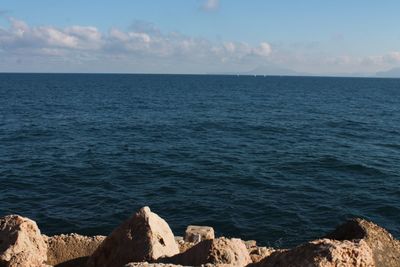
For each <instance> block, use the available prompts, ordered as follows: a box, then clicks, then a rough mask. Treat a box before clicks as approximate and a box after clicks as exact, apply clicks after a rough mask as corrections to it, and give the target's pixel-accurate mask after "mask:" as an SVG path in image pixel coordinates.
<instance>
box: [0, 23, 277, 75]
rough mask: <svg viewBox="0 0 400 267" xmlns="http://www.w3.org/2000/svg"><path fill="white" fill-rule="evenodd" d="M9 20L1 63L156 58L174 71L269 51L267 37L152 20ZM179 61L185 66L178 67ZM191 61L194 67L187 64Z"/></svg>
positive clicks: (132, 62)
mask: <svg viewBox="0 0 400 267" xmlns="http://www.w3.org/2000/svg"><path fill="white" fill-rule="evenodd" d="M9 23H10V26H9V28H0V55H1V56H2V58H3V59H4V60H3V64H2V65H3V66H2V68H4V67H5V66H4V62H5V61H8V62H9V61H13V60H14V61H16V62H19V64H21V63H25V64H28V63H29V62H32V61H37V60H39V61H42V62H46V60H47V61H48V62H49V64H55V63H57V62H59V63H65V64H67V65H69V64H72V63H74V64H77V65H85V64H88V63H90V62H92V63H94V62H103V63H110V64H112V65H114V66H120V70H123V69H124V66H125V67H129V66H131V67H134V66H137V67H140V65H141V67H142V68H144V69H146V63H145V62H146V61H149V62H148V63H151V64H150V65H153V67H154V64H157V62H159V63H160V66H162V65H163V64H164V65H168V69H162V68H160V69H159V70H158V71H160V72H162V71H171V72H174V69H173V68H174V67H176V68H177V69H176V70H177V71H178V72H180V71H183V70H185V69H186V70H187V71H189V72H191V71H193V72H196V71H200V69H201V68H200V66H204V65H205V64H206V65H207V64H212V63H214V64H217V65H218V64H222V65H229V64H232V65H235V64H242V63H246V62H253V63H254V62H258V63H263V62H266V61H268V58H269V57H270V55H271V54H272V53H273V49H272V47H271V45H270V44H269V43H268V42H266V41H265V42H261V43H260V44H259V45H255V46H252V45H250V44H248V43H245V42H234V41H229V42H212V41H210V40H207V39H204V38H197V37H191V36H187V35H184V34H181V33H178V32H168V33H163V32H161V31H160V30H159V29H158V28H156V27H154V25H151V24H148V23H143V22H137V23H136V24H134V25H133V26H132V27H130V29H128V30H125V31H124V30H121V29H118V28H111V29H110V30H109V31H108V32H106V33H102V32H101V31H99V30H98V29H97V28H96V27H94V26H79V25H75V26H70V27H65V28H58V27H53V26H35V27H31V26H29V25H28V24H27V23H25V22H24V21H22V20H18V19H15V18H10V19H9ZM174 63H176V64H178V65H176V64H175V65H174ZM0 64H1V63H0ZM180 65H186V66H185V67H184V68H182V67H180ZM189 66H192V67H191V68H192V70H191V69H190V68H189V69H187V67H189ZM195 66H197V67H196V68H194V67H195ZM117 71H118V70H117ZM126 71H129V68H127V69H126ZM134 71H135V70H134ZM137 71H140V69H138V70H137ZM158 71H156V72H158Z"/></svg>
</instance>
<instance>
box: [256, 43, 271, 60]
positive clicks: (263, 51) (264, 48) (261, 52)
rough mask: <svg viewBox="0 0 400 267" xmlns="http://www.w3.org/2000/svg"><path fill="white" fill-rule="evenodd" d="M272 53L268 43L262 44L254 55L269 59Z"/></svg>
mask: <svg viewBox="0 0 400 267" xmlns="http://www.w3.org/2000/svg"><path fill="white" fill-rule="evenodd" d="M271 52H272V47H271V45H270V44H269V43H267V42H262V43H261V44H260V45H259V46H258V47H256V48H255V49H253V53H254V54H255V55H257V56H262V57H268V56H269V55H270V54H271Z"/></svg>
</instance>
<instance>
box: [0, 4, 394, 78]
mask: <svg viewBox="0 0 400 267" xmlns="http://www.w3.org/2000/svg"><path fill="white" fill-rule="evenodd" d="M399 11H400V1H398V0H395V1H394V0H385V1H376V0H351V1H349V0H346V1H345V0H335V1H328V0H304V1H298V0H291V1H290V0H279V1H278V0H146V1H143V0H141V1H139V0H84V1H82V0H35V1H32V0H1V1H0V72H110V73H114V72H117V73H198V74H203V73H213V74H216V73H251V72H261V73H262V72H267V73H265V74H293V73H295V74H314V75H369V74H373V73H376V72H380V71H385V70H389V69H392V68H398V67H400V27H398V26H399V25H400V16H399V15H398V13H399Z"/></svg>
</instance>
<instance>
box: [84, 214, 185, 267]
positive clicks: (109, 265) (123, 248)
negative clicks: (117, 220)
mask: <svg viewBox="0 0 400 267" xmlns="http://www.w3.org/2000/svg"><path fill="white" fill-rule="evenodd" d="M178 253H179V248H178V245H177V244H176V242H175V239H174V235H173V233H172V231H171V229H170V227H169V226H168V224H167V223H166V222H165V221H164V220H163V219H162V218H160V217H159V216H158V215H157V214H155V213H153V212H151V210H150V208H148V207H144V208H142V209H140V211H139V212H137V213H136V214H134V215H133V216H132V217H131V218H130V219H128V220H127V221H125V222H124V223H123V224H122V225H120V226H119V227H117V228H116V229H115V230H114V231H113V232H112V233H111V234H110V235H109V236H107V238H106V239H105V240H104V241H103V242H102V244H101V245H100V246H99V247H98V248H97V249H96V251H95V252H94V253H93V255H92V256H91V257H90V258H89V260H88V263H87V266H88V267H120V266H124V265H125V264H128V263H130V262H144V261H150V262H152V261H154V260H156V259H158V258H160V257H170V256H173V255H175V254H178Z"/></svg>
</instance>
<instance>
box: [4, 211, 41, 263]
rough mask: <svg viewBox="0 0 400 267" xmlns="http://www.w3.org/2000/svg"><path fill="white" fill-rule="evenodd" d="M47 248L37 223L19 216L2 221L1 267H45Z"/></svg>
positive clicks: (12, 216)
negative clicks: (2, 266)
mask: <svg viewBox="0 0 400 267" xmlns="http://www.w3.org/2000/svg"><path fill="white" fill-rule="evenodd" d="M46 260H47V246H46V243H45V242H44V239H43V237H42V235H41V234H40V230H39V228H38V226H37V225H36V223H35V222H34V221H32V220H30V219H28V218H24V217H21V216H18V215H9V216H5V217H3V218H1V219H0V265H4V266H7V267H13V266H15V267H17V266H18V267H38V266H45V265H44V262H45V261H46Z"/></svg>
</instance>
